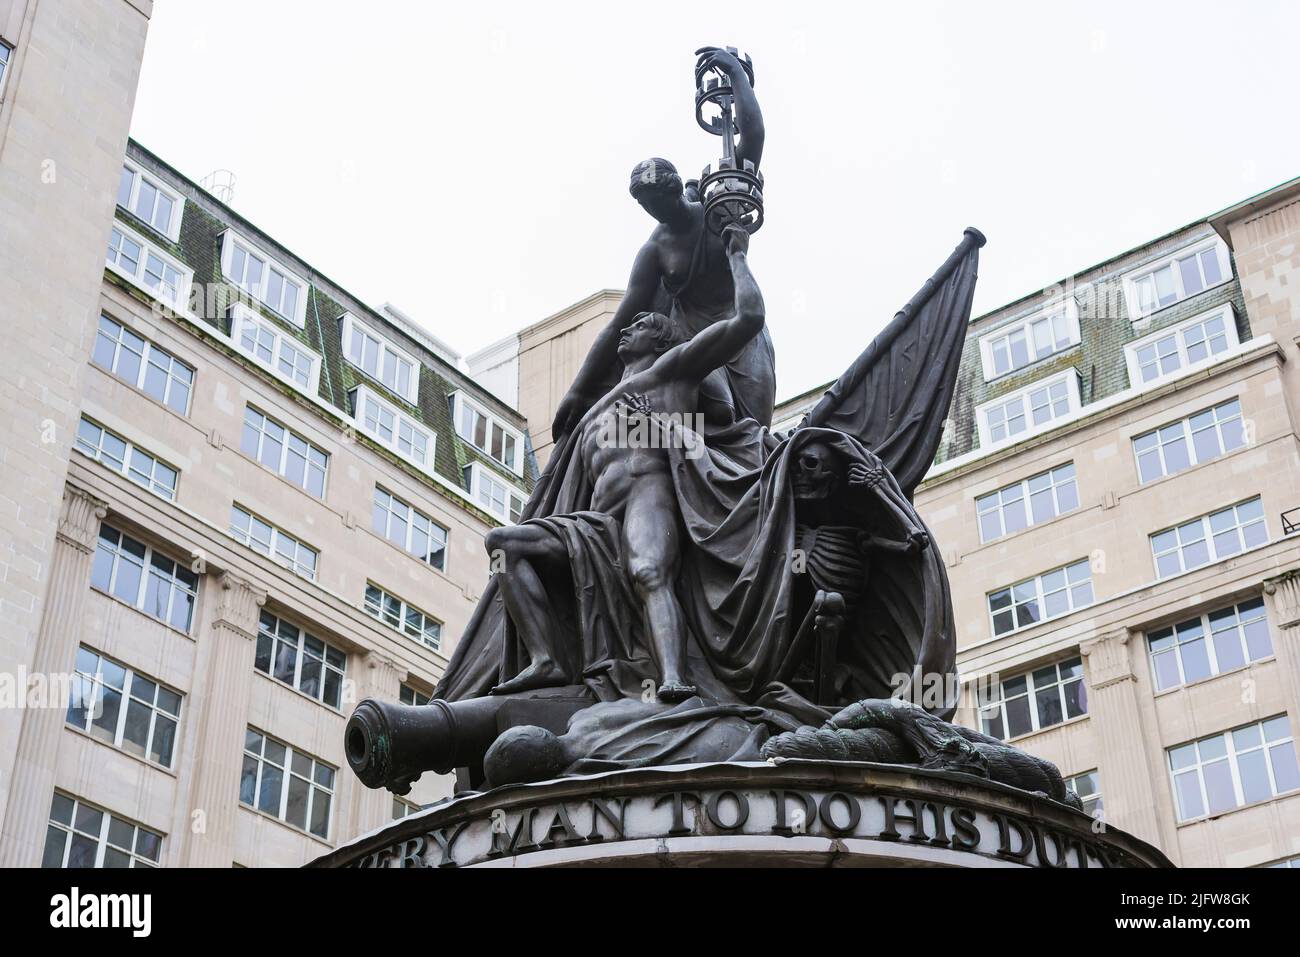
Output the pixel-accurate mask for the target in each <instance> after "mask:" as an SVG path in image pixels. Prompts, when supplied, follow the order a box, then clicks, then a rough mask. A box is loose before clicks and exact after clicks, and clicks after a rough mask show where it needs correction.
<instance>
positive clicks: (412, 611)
mask: <svg viewBox="0 0 1300 957" xmlns="http://www.w3.org/2000/svg"><path fill="white" fill-rule="evenodd" d="M363 607H364V608H365V610H366V613H367V614H370V615H373V616H374V617H375V618H378V619H379V620H380V621H382V622H383V623H384V624H386V625H390V626H391V627H393V628H396V629H397V630H398V631H400V632H402V633H403V634H404V635H406V636H408V637H410V638H414V639H415V640H416V641H420V642H423V643H424V644H426V645H428V646H429V647H430V648H432V649H433V650H434V651H437V650H438V647H439V646H440V645H441V644H442V622H440V621H438V619H436V618H434V617H433V616H432V615H429V614H426V613H425V612H422V611H420V609H418V608H416V607H415V606H414V605H411V604H408V603H407V602H404V601H402V599H400V598H398V597H397V596H396V595H390V594H389V593H388V592H386V591H384V590H383V589H382V588H380V587H379V586H378V585H375V584H372V583H370V582H367V583H366V600H365V604H364V606H363Z"/></svg>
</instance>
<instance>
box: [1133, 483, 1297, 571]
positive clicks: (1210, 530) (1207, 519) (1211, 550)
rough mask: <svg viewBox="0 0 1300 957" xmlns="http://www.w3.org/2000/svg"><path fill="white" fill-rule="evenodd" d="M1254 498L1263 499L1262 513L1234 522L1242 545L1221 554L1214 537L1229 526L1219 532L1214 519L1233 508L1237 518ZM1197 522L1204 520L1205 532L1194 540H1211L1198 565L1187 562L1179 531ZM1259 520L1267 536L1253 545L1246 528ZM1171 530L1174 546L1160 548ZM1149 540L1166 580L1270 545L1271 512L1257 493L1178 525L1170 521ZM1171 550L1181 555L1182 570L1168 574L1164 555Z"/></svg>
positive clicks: (1153, 558) (1180, 566) (1168, 553)
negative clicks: (1159, 541) (1160, 538)
mask: <svg viewBox="0 0 1300 957" xmlns="http://www.w3.org/2000/svg"><path fill="white" fill-rule="evenodd" d="M1252 502H1258V503H1259V515H1258V517H1256V518H1252V519H1249V520H1248V521H1247V522H1246V523H1245V524H1241V523H1237V524H1234V525H1233V526H1232V528H1233V529H1234V530H1235V531H1236V532H1237V533H1238V540H1239V541H1240V543H1241V548H1239V549H1237V550H1236V551H1233V552H1226V553H1224V554H1222V555H1220V554H1219V549H1218V546H1217V544H1216V543H1215V541H1214V540H1215V538H1216V537H1217V536H1218V535H1223V534H1226V532H1227V531H1228V529H1226V528H1225V529H1223V530H1221V531H1219V532H1215V531H1214V526H1213V523H1212V521H1211V519H1212V518H1213V517H1214V516H1216V515H1222V514H1223V513H1224V512H1229V511H1231V512H1233V513H1234V516H1233V518H1234V520H1235V519H1236V515H1235V512H1236V510H1237V509H1239V508H1241V507H1242V506H1243V505H1249V504H1251V503H1252ZM1197 523H1200V526H1201V532H1202V535H1201V538H1200V539H1191V540H1190V542H1195V541H1198V540H1199V541H1203V542H1205V543H1207V551H1208V554H1209V556H1210V557H1209V558H1208V559H1207V560H1206V561H1203V562H1200V563H1199V564H1196V565H1190V566H1189V565H1187V564H1186V562H1185V561H1184V559H1183V541H1182V537H1181V535H1180V534H1179V533H1180V532H1181V530H1182V529H1184V528H1186V527H1188V526H1190V525H1193V524H1197ZM1257 523H1258V524H1259V525H1260V526H1262V527H1263V529H1264V540H1263V541H1262V542H1256V543H1255V544H1253V545H1251V544H1248V543H1247V542H1246V535H1245V533H1244V531H1243V529H1245V528H1247V527H1250V526H1254V525H1255V524H1257ZM1169 532H1173V533H1174V542H1175V545H1174V547H1173V548H1172V549H1165V550H1163V551H1157V550H1156V538H1157V537H1158V536H1160V535H1165V534H1167V533H1169ZM1147 541H1148V542H1149V543H1150V548H1151V562H1152V564H1153V566H1154V568H1155V573H1156V581H1164V580H1166V579H1169V578H1174V577H1176V576H1178V575H1182V574H1184V573H1186V572H1190V571H1195V570H1196V569H1198V568H1206V567H1208V566H1210V565H1213V564H1214V563H1215V562H1219V561H1223V560H1224V559H1226V558H1231V557H1233V556H1235V555H1241V554H1244V553H1245V552H1248V551H1250V550H1251V549H1254V548H1261V547H1263V546H1264V545H1267V544H1268V543H1269V542H1270V541H1271V539H1270V538H1269V537H1268V513H1267V512H1266V511H1265V510H1264V497H1263V496H1262V495H1253V496H1251V497H1250V498H1246V499H1242V500H1241V501H1238V502H1233V503H1232V504H1231V505H1225V506H1224V507H1223V508H1216V509H1215V510H1214V511H1212V512H1207V513H1206V514H1204V515H1197V516H1195V517H1194V518H1189V519H1187V520H1186V521H1183V522H1179V523H1177V524H1176V525H1170V526H1168V527H1167V528H1162V529H1159V530H1158V531H1155V532H1152V533H1151V534H1150V535H1148V536H1147ZM1190 542H1189V543H1190ZM1171 554H1177V555H1178V565H1179V568H1178V571H1176V572H1170V573H1168V574H1161V571H1160V559H1161V558H1162V557H1164V556H1165V555H1171Z"/></svg>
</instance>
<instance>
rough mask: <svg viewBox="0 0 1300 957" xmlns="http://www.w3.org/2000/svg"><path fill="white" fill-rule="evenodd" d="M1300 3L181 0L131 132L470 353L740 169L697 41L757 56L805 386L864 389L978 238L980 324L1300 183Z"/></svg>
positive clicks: (765, 232) (783, 274)
mask: <svg viewBox="0 0 1300 957" xmlns="http://www.w3.org/2000/svg"><path fill="white" fill-rule="evenodd" d="M1298 27H1300V5H1298V4H1295V3H1285V2H1277V3H1273V2H1264V0H1253V2H1245V0H1239V2H1237V3H1232V4H1229V3H1225V2H1219V3H1204V2H1189V0H1179V2H1165V0H1162V2H1145V3H1140V4H1139V3H1134V2H1128V3H1118V2H1117V3H1100V2H1098V3H1087V2H1080V0H1076V2H1071V3H1069V4H1068V5H1066V4H1056V5H1053V6H1048V5H1047V4H1043V3H1024V4H1022V3H1010V2H1004V3H995V2H984V3H970V2H965V3H951V4H949V3H919V2H909V3H906V4H900V3H889V4H883V3H881V4H874V3H873V4H868V3H853V4H849V3H834V4H825V3H820V2H815V0H803V2H800V3H788V2H787V3H765V2H755V0H747V2H744V3H739V2H733V3H718V2H709V3H677V2H672V0H657V2H654V3H636V4H627V3H612V2H608V0H606V2H603V3H565V2H558V0H554V2H547V3H537V2H533V3H515V2H505V0H492V2H491V3H478V4H468V3H464V4H455V5H452V4H443V3H423V2H421V3H417V2H397V0H387V2H380V0H368V2H365V3H358V2H356V0H346V2H334V0H312V2H307V0H159V2H157V3H156V5H155V7H154V17H153V21H152V23H151V25H150V28H149V40H148V46H147V48H146V51H145V59H144V68H143V73H142V75H141V79H140V88H139V95H138V99H137V103H136V110H135V116H134V120H133V122H132V133H133V135H134V136H135V137H136V138H137V139H138V140H139V141H140V142H142V143H143V144H144V145H145V146H146V147H148V148H150V149H151V150H153V151H154V152H156V153H158V154H159V155H160V156H161V157H162V158H163V159H164V160H166V161H168V162H169V163H171V164H172V165H174V166H176V167H177V168H178V169H179V170H181V171H182V172H183V173H185V174H186V175H188V176H190V177H192V178H194V179H196V180H197V179H200V178H202V177H203V176H204V175H205V174H206V173H208V172H210V171H211V170H213V169H217V168H229V169H232V170H234V172H235V174H236V175H237V177H238V184H237V186H236V188H235V197H234V203H233V205H234V206H235V208H236V209H238V210H239V211H240V212H241V213H243V214H244V215H245V216H247V217H248V218H249V219H250V220H252V221H253V222H254V223H256V224H257V225H258V226H259V227H261V228H262V229H264V230H266V231H267V232H268V233H270V234H271V235H272V236H275V237H276V238H277V239H278V240H279V241H280V242H282V243H283V244H285V245H286V246H288V247H289V248H290V249H292V250H294V251H295V252H297V253H298V254H299V255H300V256H301V257H303V258H304V259H306V260H307V261H308V262H310V263H312V264H313V265H314V266H315V267H316V268H317V269H319V270H321V271H322V272H324V273H325V274H326V275H328V276H330V277H331V278H332V279H334V280H335V281H336V282H338V283H340V284H341V285H342V286H343V287H344V288H346V289H348V290H349V291H351V292H352V293H354V294H356V295H358V296H359V297H360V298H362V299H363V300H364V301H366V302H368V303H370V304H371V305H375V306H378V305H379V304H380V303H382V302H384V301H391V302H393V303H394V304H395V305H397V306H399V307H400V308H402V309H403V310H405V311H406V312H408V313H409V314H411V315H412V316H413V317H415V318H416V319H417V320H418V321H419V322H421V323H423V324H424V325H426V326H427V327H428V328H429V329H430V330H431V331H433V332H434V333H435V334H436V335H438V336H439V337H441V338H442V339H444V340H446V341H447V342H449V343H450V344H451V345H452V346H454V347H455V348H457V349H459V350H461V351H462V352H466V353H468V352H471V351H473V350H475V349H478V348H481V347H482V346H485V345H487V344H489V343H491V342H494V341H496V340H497V339H500V338H502V337H503V336H506V335H508V334H510V333H512V332H514V331H515V330H517V329H519V328H521V327H522V326H525V325H527V324H529V323H532V322H535V321H537V320H539V319H542V318H544V317H546V316H548V315H550V314H552V313H554V312H556V311H558V310H560V309H562V308H564V307H565V306H567V305H569V304H570V303H572V302H574V301H576V300H578V299H581V298H583V297H584V296H586V295H588V294H590V293H592V292H594V291H595V290H597V289H599V288H603V287H613V288H622V287H623V285H624V283H625V280H626V277H627V270H628V268H629V267H630V265H631V262H632V257H633V255H634V254H635V252H636V249H637V247H638V245H639V244H640V243H641V242H643V241H644V239H645V237H646V236H647V235H648V234H649V231H650V228H651V226H652V221H651V220H650V219H649V217H648V216H646V214H645V213H644V212H642V211H641V209H640V208H639V207H638V206H637V205H636V204H635V202H634V201H633V200H632V199H631V197H630V196H629V195H628V193H627V178H628V172H629V171H630V169H631V167H632V166H633V164H634V163H635V162H636V161H638V160H640V159H643V158H645V157H647V156H651V155H660V156H665V157H667V158H668V159H670V160H672V161H673V162H674V163H676V164H677V166H678V168H679V169H680V170H681V171H682V172H683V174H684V175H686V176H688V177H690V176H697V175H698V172H699V170H700V169H701V168H702V167H703V166H704V165H705V164H706V163H708V162H710V161H712V160H713V159H715V158H716V157H717V155H719V147H718V144H719V143H720V140H718V139H717V138H715V137H712V136H709V135H707V134H705V133H704V132H703V131H702V130H700V129H699V128H698V127H697V126H696V125H695V122H694V119H693V109H694V106H693V79H692V73H691V71H692V67H693V65H694V56H693V55H692V51H693V50H694V49H695V48H696V47H698V46H703V45H706V44H715V45H717V44H729V45H734V46H738V47H740V48H741V49H743V50H746V51H748V52H749V53H750V54H751V55H752V56H753V58H754V65H755V72H756V75H757V84H756V92H757V94H758V97H759V101H760V103H761V104H762V107H763V112H764V116H765V119H766V123H767V146H766V151H765V153H764V156H763V171H764V176H765V177H766V181H767V189H766V208H767V223H766V224H765V225H764V227H763V229H762V231H761V232H760V233H759V234H758V235H757V236H756V237H755V238H754V242H753V247H752V249H751V255H750V259H751V262H752V264H753V267H754V272H755V275H756V276H757V277H758V279H759V282H760V283H761V285H762V287H763V290H764V294H765V296H766V299H767V307H768V309H767V312H768V321H769V324H770V326H771V330H772V335H773V338H774V340H775V344H776V353H777V373H778V379H779V382H778V393H779V396H780V397H786V396H789V395H793V394H795V393H797V392H800V391H803V390H804V389H807V388H811V387H813V386H815V385H819V384H821V383H822V382H824V381H826V380H828V379H831V378H833V377H835V376H837V375H838V374H839V373H840V372H841V371H842V370H843V368H844V367H845V365H846V364H847V363H848V362H849V361H850V359H852V357H853V356H855V355H856V354H857V353H858V352H859V351H860V350H861V349H862V348H863V347H864V346H865V345H866V343H867V342H868V341H869V339H870V337H871V336H872V335H873V334H874V333H875V332H876V331H877V330H878V329H879V328H880V327H881V326H882V325H883V324H884V323H885V322H886V321H887V320H888V319H889V317H890V316H892V315H893V313H894V311H895V310H896V309H898V308H899V307H900V306H901V305H902V304H903V303H904V302H905V301H906V300H907V299H908V298H909V297H910V296H911V295H912V294H913V293H914V292H915V291H916V290H917V289H918V288H919V287H920V285H921V283H922V282H923V281H924V280H925V279H926V278H927V277H928V276H929V275H930V273H931V272H932V271H933V270H934V269H935V268H936V267H937V266H938V265H939V264H940V263H941V262H942V261H943V259H944V258H945V257H946V256H947V254H948V253H949V252H950V251H951V249H952V247H953V246H955V245H956V244H957V242H958V241H959V240H960V239H961V232H962V229H963V228H964V227H965V226H967V225H974V226H978V227H979V228H980V229H982V230H983V231H984V232H985V234H986V235H987V236H988V238H989V244H988V246H987V247H985V249H984V251H983V253H982V259H981V268H980V281H979V287H978V289H977V292H976V301H975V313H976V314H977V315H978V314H980V313H982V312H986V311H988V310H989V309H992V308H995V307H997V306H999V305H1001V304H1003V303H1006V302H1008V301H1011V300H1013V299H1017V298H1019V297H1021V296H1023V295H1026V294H1028V293H1031V292H1033V291H1034V290H1036V289H1039V288H1042V287H1043V286H1045V285H1047V284H1050V283H1052V282H1055V281H1057V280H1058V279H1061V278H1063V277H1064V276H1066V275H1068V274H1070V273H1072V272H1074V271H1077V270H1080V269H1082V268H1084V267H1087V266H1089V265H1091V264H1093V263H1096V262H1098V261H1100V260H1102V259H1105V258H1107V257H1109V256H1111V255H1114V254H1116V253H1118V252H1121V251H1123V250H1125V249H1127V248H1129V247H1131V246H1134V245H1138V244H1140V243H1142V242H1144V241H1146V240H1148V239H1151V238H1154V237H1155V236H1157V235H1159V234H1161V233H1163V232H1166V231H1168V230H1170V229H1173V228H1175V227H1178V226H1181V225H1183V224H1185V223H1187V222H1189V221H1191V220H1194V219H1197V218H1199V217H1201V216H1205V215H1207V214H1209V213H1211V212H1214V211H1216V210H1218V209H1220V208H1222V207H1224V206H1227V205H1229V204H1231V203H1233V202H1235V201H1237V200H1239V199H1243V198H1245V197H1246V196H1248V195H1250V194H1253V193H1256V192H1259V191H1260V190H1262V189H1266V188H1268V187H1269V186H1272V185H1275V184H1277V183H1279V182H1281V181H1284V180H1286V179H1289V178H1291V177H1293V176H1296V175H1300V123H1298V122H1297V116H1296V98H1295V90H1296V73H1295V62H1296V52H1295V48H1296V42H1297V39H1298V38H1300V30H1298V29H1297V28H1298Z"/></svg>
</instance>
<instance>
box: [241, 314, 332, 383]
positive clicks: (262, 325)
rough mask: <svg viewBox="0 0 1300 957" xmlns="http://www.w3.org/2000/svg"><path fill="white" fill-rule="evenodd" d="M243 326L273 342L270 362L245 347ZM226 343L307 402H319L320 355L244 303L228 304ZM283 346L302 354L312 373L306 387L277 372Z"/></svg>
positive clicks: (295, 365) (282, 359) (292, 378)
mask: <svg viewBox="0 0 1300 957" xmlns="http://www.w3.org/2000/svg"><path fill="white" fill-rule="evenodd" d="M245 324H247V325H251V326H254V327H255V328H256V329H257V330H258V331H259V332H264V333H267V334H269V335H271V336H272V337H273V338H274V339H275V347H274V348H273V349H272V351H271V352H272V354H271V359H270V361H269V362H268V361H267V360H265V359H263V358H262V357H261V356H259V355H258V354H257V350H256V348H254V349H251V350H250V349H247V348H245V347H244V342H243V330H244V325H245ZM229 339H230V344H231V345H232V346H233V347H234V349H235V351H236V352H238V353H239V354H240V355H242V356H246V357H248V358H249V359H251V360H252V361H253V362H254V363H256V364H257V365H258V366H259V367H260V368H262V369H265V370H266V371H267V372H269V373H270V374H271V375H273V376H275V378H277V379H279V380H280V381H281V382H283V383H285V384H286V385H288V386H289V387H290V388H292V389H293V390H294V391H296V392H300V393H302V394H303V395H305V396H307V397H308V398H311V399H315V400H317V401H319V399H318V396H319V393H320V373H321V362H322V359H321V355H320V353H319V352H317V351H316V350H315V349H313V348H311V347H310V346H308V345H307V344H306V343H304V342H303V341H302V340H300V339H298V338H296V337H294V336H291V335H290V334H289V333H288V332H286V331H285V330H283V329H280V328H278V327H277V326H276V325H275V324H274V323H272V322H271V320H269V319H267V318H265V317H264V316H262V315H261V313H258V312H257V311H255V310H254V309H252V308H250V307H249V306H248V304H247V303H242V302H236V303H232V304H231V307H230V337H229ZM286 344H287V345H288V346H289V347H290V348H291V349H293V350H295V351H297V352H299V353H302V354H303V355H304V356H305V357H306V358H307V359H309V360H310V361H311V370H310V371H309V372H308V374H307V383H306V384H305V385H304V384H303V383H301V382H299V381H298V380H297V379H296V378H295V377H294V376H291V375H286V374H285V373H284V372H283V371H282V370H281V369H280V363H281V362H282V361H285V356H284V347H285V345H286ZM291 364H292V365H294V368H297V364H296V363H291Z"/></svg>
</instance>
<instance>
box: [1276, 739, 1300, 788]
mask: <svg viewBox="0 0 1300 957" xmlns="http://www.w3.org/2000/svg"><path fill="white" fill-rule="evenodd" d="M1268 756H1269V761H1271V762H1272V764H1273V778H1274V779H1275V780H1276V781H1277V791H1278V793H1279V794H1282V793H1285V792H1286V791H1294V790H1295V789H1296V788H1300V767H1297V765H1296V757H1295V744H1294V743H1292V742H1290V741H1288V742H1286V743H1285V744H1275V745H1273V746H1272V747H1270V748H1269V749H1268Z"/></svg>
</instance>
